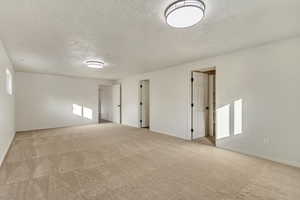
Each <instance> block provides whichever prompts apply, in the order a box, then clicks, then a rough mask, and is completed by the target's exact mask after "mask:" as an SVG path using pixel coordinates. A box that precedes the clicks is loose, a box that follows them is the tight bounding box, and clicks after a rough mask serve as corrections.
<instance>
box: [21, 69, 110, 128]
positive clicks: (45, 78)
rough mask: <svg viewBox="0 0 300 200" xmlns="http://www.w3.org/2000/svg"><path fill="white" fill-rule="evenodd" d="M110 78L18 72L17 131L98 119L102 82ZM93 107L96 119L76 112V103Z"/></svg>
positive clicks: (105, 83) (89, 121)
mask: <svg viewBox="0 0 300 200" xmlns="http://www.w3.org/2000/svg"><path fill="white" fill-rule="evenodd" d="M108 84H112V83H111V82H110V81H101V80H94V79H79V78H70V77H64V76H53V75H43V74H33V73H23V72H17V73H16V129H17V131H24V130H35V129H45V128H56V127H65V126H73V125H82V124H89V123H97V122H98V88H99V85H108ZM73 104H78V105H84V106H85V107H87V108H90V109H92V110H93V119H92V120H89V119H85V118H83V117H80V116H77V115H74V114H73V113H72V105H73Z"/></svg>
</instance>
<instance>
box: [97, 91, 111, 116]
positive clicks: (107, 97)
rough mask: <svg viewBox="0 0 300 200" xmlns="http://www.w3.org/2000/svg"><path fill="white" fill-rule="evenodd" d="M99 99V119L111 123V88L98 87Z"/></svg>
mask: <svg viewBox="0 0 300 200" xmlns="http://www.w3.org/2000/svg"><path fill="white" fill-rule="evenodd" d="M100 99H101V118H102V119H105V120H108V121H112V116H113V106H112V87H111V86H100Z"/></svg>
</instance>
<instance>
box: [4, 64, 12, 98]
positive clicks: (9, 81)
mask: <svg viewBox="0 0 300 200" xmlns="http://www.w3.org/2000/svg"><path fill="white" fill-rule="evenodd" d="M5 74H6V92H7V93H8V94H9V95H12V94H13V86H12V82H13V80H12V79H13V78H12V75H11V72H10V71H9V69H6V70H5Z"/></svg>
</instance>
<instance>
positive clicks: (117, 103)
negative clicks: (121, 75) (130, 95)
mask: <svg viewBox="0 0 300 200" xmlns="http://www.w3.org/2000/svg"><path fill="white" fill-rule="evenodd" d="M112 90H113V91H112V104H113V122H114V123H118V124H120V123H121V85H113V89H112Z"/></svg>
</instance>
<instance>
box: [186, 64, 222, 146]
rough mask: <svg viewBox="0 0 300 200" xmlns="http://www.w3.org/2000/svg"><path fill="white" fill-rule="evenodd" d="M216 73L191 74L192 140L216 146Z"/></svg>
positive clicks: (213, 70) (199, 72)
mask: <svg viewBox="0 0 300 200" xmlns="http://www.w3.org/2000/svg"><path fill="white" fill-rule="evenodd" d="M215 111H216V71H215V69H210V70H205V71H192V72H191V140H192V141H195V142H199V143H202V144H208V145H213V146H215V141H216V139H215V137H216V128H215V127H216V112H215Z"/></svg>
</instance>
